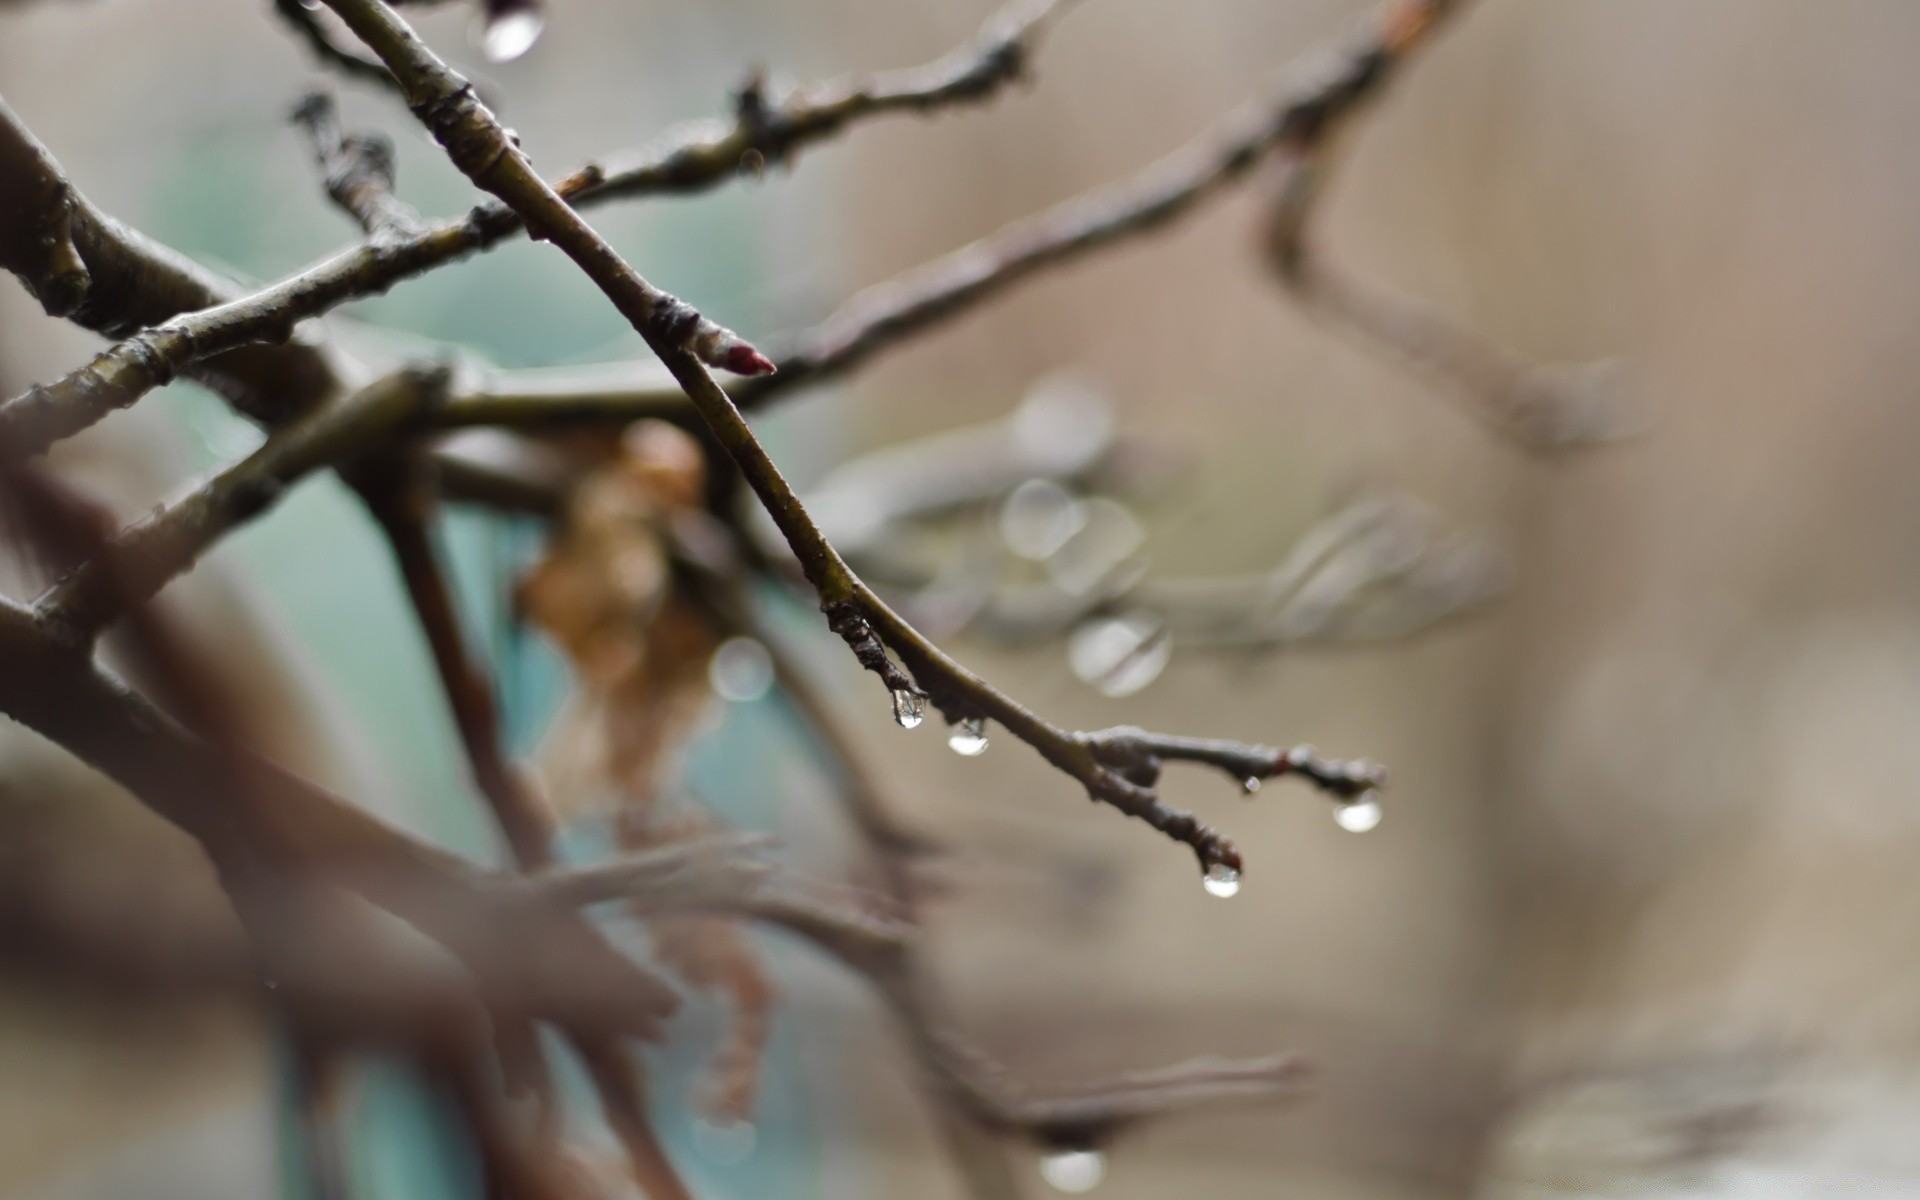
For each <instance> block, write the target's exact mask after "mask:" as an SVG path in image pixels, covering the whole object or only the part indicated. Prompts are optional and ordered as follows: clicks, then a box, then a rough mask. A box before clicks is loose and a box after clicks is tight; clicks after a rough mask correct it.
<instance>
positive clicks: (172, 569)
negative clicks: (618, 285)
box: [34, 368, 446, 645]
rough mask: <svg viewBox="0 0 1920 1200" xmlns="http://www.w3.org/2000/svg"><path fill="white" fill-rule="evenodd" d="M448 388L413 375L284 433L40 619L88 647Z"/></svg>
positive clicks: (209, 484) (106, 555) (84, 572)
mask: <svg viewBox="0 0 1920 1200" xmlns="http://www.w3.org/2000/svg"><path fill="white" fill-rule="evenodd" d="M445 382H446V376H445V373H444V372H442V371H439V370H437V369H434V368H408V369H406V370H402V371H399V372H396V373H395V374H393V375H390V376H388V377H387V378H385V379H382V380H380V381H378V382H376V383H373V384H370V385H368V386H367V387H366V388H364V389H362V390H361V391H359V392H356V393H355V394H353V395H352V396H349V397H347V398H345V399H343V400H340V401H339V402H337V403H335V404H332V405H329V406H328V407H326V408H323V409H321V410H320V411H318V412H316V413H314V414H312V415H311V416H308V417H305V418H302V419H300V420H297V421H294V422H292V423H290V424H288V425H286V426H284V427H282V428H281V429H280V430H278V431H277V432H275V433H274V434H273V435H272V436H271V437H269V438H268V439H267V441H266V442H265V444H263V445H262V446H261V447H260V448H259V449H258V450H255V451H254V452H253V453H252V454H250V455H248V456H247V457H245V458H243V459H241V460H240V461H239V462H237V463H234V464H233V465H231V466H229V467H227V468H226V469H225V470H223V471H221V472H219V473H218V474H216V475H214V476H213V477H212V478H211V479H208V480H207V481H206V482H205V483H202V484H200V485H199V486H198V487H196V488H194V489H193V490H192V491H190V492H188V493H187V494H186V495H184V496H182V497H180V498H179V499H177V500H174V501H172V502H171V503H169V504H166V505H164V506H162V507H161V508H159V509H157V510H156V511H155V512H154V513H152V514H151V515H150V516H148V517H146V518H145V519H143V520H141V521H139V522H137V523H135V524H133V525H131V526H129V527H128V528H127V529H125V530H123V531H122V532H121V533H120V535H119V536H118V537H117V538H116V539H115V540H114V541H113V542H112V543H110V544H108V545H107V546H106V547H104V548H103V549H102V551H101V552H100V553H99V554H98V555H95V556H94V557H93V558H91V559H88V560H87V561H86V562H84V563H82V564H81V565H80V566H79V567H77V568H75V569H74V570H73V571H72V572H70V573H69V574H67V575H66V576H65V577H64V578H62V579H61V580H60V581H59V582H58V583H56V584H54V586H53V587H51V588H49V589H48V590H47V592H46V594H44V595H43V596H41V597H40V599H39V600H38V601H37V602H36V603H35V606H34V607H35V613H36V615H37V616H38V617H39V619H40V620H41V621H42V623H43V624H45V625H46V626H47V627H48V628H50V629H52V630H54V631H56V632H57V633H58V635H59V636H60V637H61V638H62V639H63V640H65V641H67V642H68V643H70V644H73V645H83V644H87V643H90V642H91V641H92V640H93V639H94V638H95V637H97V636H98V635H99V633H100V631H101V630H102V629H103V628H105V627H106V625H107V624H109V623H110V622H111V621H112V620H113V619H114V618H115V617H117V616H119V615H120V614H121V613H122V612H124V611H126V609H127V608H128V607H129V606H132V605H136V604H141V603H144V602H145V601H147V600H148V599H150V598H151V597H152V596H153V595H154V594H155V593H157V592H158V591H159V590H160V589H161V588H162V587H163V586H165V585H166V583H167V582H168V581H169V580H171V579H173V578H174V577H175V576H177V575H180V574H182V573H184V572H185V571H187V570H188V569H190V568H191V567H192V566H193V564H194V562H195V561H197V560H198V559H199V557H200V556H201V555H202V554H204V553H206V551H207V550H208V549H209V548H210V547H211V546H212V545H213V544H214V543H215V542H216V541H218V540H219V538H221V537H222V536H223V535H225V534H226V533H227V532H229V531H231V530H232V529H234V528H236V527H238V526H240V525H242V524H244V523H245V522H247V521H248V520H251V519H252V518H254V517H257V516H259V515H261V514H262V513H264V512H265V511H267V510H268V509H269V508H271V507H272V506H273V505H274V504H276V503H277V502H278V501H279V499H280V497H281V496H282V495H284V494H285V492H286V490H287V489H288V488H289V487H290V486H292V485H293V484H294V483H295V482H297V481H298V480H299V479H301V478H302V477H304V476H305V475H307V474H309V473H310V472H312V471H315V470H318V469H321V468H323V467H327V466H331V465H334V464H336V463H340V462H344V461H350V460H351V459H352V458H354V457H355V456H357V455H358V454H360V453H362V452H364V451H365V450H367V449H369V448H371V447H372V446H374V445H376V444H378V443H379V442H380V441H381V440H382V439H384V438H386V437H388V436H391V435H393V434H395V433H397V432H399V431H400V430H402V429H404V428H405V427H406V426H407V425H408V424H409V423H410V422H413V421H415V420H417V419H418V418H419V417H420V416H421V414H422V413H423V412H424V411H425V410H426V409H428V408H429V407H431V405H432V404H433V402H434V398H435V397H436V396H437V395H438V393H439V392H440V390H441V389H443V388H444V386H445Z"/></svg>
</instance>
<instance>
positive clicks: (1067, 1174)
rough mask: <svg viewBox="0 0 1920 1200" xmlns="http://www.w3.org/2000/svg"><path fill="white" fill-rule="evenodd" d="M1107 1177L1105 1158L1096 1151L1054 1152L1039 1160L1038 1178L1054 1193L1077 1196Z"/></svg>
mask: <svg viewBox="0 0 1920 1200" xmlns="http://www.w3.org/2000/svg"><path fill="white" fill-rule="evenodd" d="M1106 1177H1107V1156H1106V1155H1104V1154H1102V1153H1100V1152H1099V1151H1098V1150H1056V1151H1054V1152H1053V1153H1052V1154H1049V1155H1047V1156H1046V1157H1045V1158H1043V1159H1041V1160H1040V1178H1042V1179H1044V1180H1046V1181H1047V1184H1048V1186H1050V1187H1052V1188H1053V1189H1054V1190H1055V1191H1060V1192H1067V1193H1070V1194H1072V1195H1076V1196H1077V1195H1079V1194H1080V1193H1081V1192H1090V1191H1092V1190H1093V1189H1094V1188H1096V1187H1099V1186H1100V1181H1101V1180H1102V1179H1105V1178H1106Z"/></svg>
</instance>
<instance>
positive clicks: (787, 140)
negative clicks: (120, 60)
mask: <svg viewBox="0 0 1920 1200" xmlns="http://www.w3.org/2000/svg"><path fill="white" fill-rule="evenodd" d="M277 2H278V3H280V4H282V5H283V6H287V5H290V6H291V7H292V8H293V9H297V10H298V13H297V14H293V15H296V16H297V17H298V18H299V19H300V20H302V21H305V22H308V23H309V24H310V23H311V20H312V18H313V17H314V15H315V14H313V13H310V12H308V11H307V10H306V9H305V8H304V6H303V5H301V4H300V3H299V0H277ZM1057 11H1058V5H1057V4H1043V5H1039V6H1035V5H1032V4H1029V3H1025V2H1024V0H1023V3H1022V4H1021V5H1020V7H1019V8H1017V9H1016V10H1014V11H1013V12H1011V13H1009V14H1008V15H1006V16H1002V17H997V18H996V19H995V20H994V21H993V22H992V23H990V24H989V26H988V29H987V31H986V32H984V33H983V34H982V37H981V39H980V41H979V42H978V43H977V44H976V46H975V47H974V48H972V49H971V50H967V51H962V52H960V53H958V54H956V55H954V56H950V57H949V58H947V59H942V60H940V62H938V63H935V64H932V65H930V66H928V67H924V68H919V69H917V70H911V71H902V72H896V73H892V74H885V75H881V76H876V77H875V78H874V79H872V80H870V81H867V82H864V83H833V84H822V85H817V86H816V87H814V88H812V89H803V90H802V91H800V92H798V93H795V94H794V95H793V96H791V97H787V98H783V99H782V100H781V101H780V102H778V103H777V104H772V105H768V104H766V103H765V102H764V98H763V99H762V101H761V102H760V103H759V104H758V106H757V107H752V108H751V109H750V110H749V109H748V108H746V107H743V111H742V112H741V113H740V114H737V115H736V117H735V119H734V120H733V122H732V123H731V124H729V125H726V126H724V127H721V128H715V127H714V126H712V125H711V124H701V125H696V126H691V127H683V128H682V129H681V130H680V131H679V132H677V133H675V134H672V135H669V137H668V139H667V140H666V142H665V144H664V145H662V146H661V147H660V148H659V149H657V150H654V151H651V152H648V153H646V154H643V155H641V156H640V157H638V158H637V159H636V160H634V161H630V162H623V163H616V164H614V165H613V166H611V167H608V168H602V167H600V166H598V165H589V166H587V167H585V168H582V169H581V170H579V171H576V172H574V173H573V174H571V175H569V176H567V177H566V178H564V179H562V180H560V181H559V182H557V183H556V184H555V185H554V190H556V191H557V192H559V193H560V194H561V195H562V196H564V197H566V198H567V199H568V200H570V201H577V202H578V203H581V204H592V203H598V202H602V201H607V200H612V199H617V198H621V197H633V196H641V195H649V194H656V193H662V192H689V191H695V190H700V189H704V188H707V187H711V186H713V185H715V184H718V183H721V182H724V181H726V180H728V179H731V178H734V177H735V176H736V175H737V173H738V170H739V168H740V166H741V164H742V162H743V160H745V158H746V156H747V155H748V154H749V153H753V154H758V155H762V156H763V157H764V158H769V159H770V158H777V157H781V156H789V157H790V156H791V155H792V154H793V153H794V152H795V151H797V150H798V149H799V148H800V147H802V146H804V145H808V144H811V143H813V142H815V141H818V140H821V139H824V138H827V137H830V136H832V135H833V134H834V133H837V132H838V131H839V130H840V129H842V128H844V127H845V126H847V125H848V124H850V123H852V122H854V121H856V120H858V119H861V118H865V117H870V116H877V115H880V114H882V113H887V112H896V111H902V110H918V111H928V110H931V109H933V108H937V107H940V106H943V105H950V104H952V103H955V102H958V101H962V100H969V99H979V98H984V97H985V96H986V95H988V94H990V93H991V92H992V91H994V90H995V89H996V88H997V87H998V86H999V85H1001V84H1003V83H1005V82H1006V81H1008V80H1010V79H1012V78H1014V77H1015V76H1017V74H1018V73H1019V70H1020V67H1021V65H1022V64H1023V63H1024V61H1025V58H1026V55H1027V54H1028V52H1029V51H1030V50H1031V47H1032V45H1033V42H1034V40H1035V39H1036V38H1037V37H1038V36H1039V34H1040V32H1041V31H1042V30H1043V29H1044V28H1045V27H1046V24H1047V22H1048V20H1049V19H1050V17H1051V15H1052V14H1054V13H1055V12H1057ZM381 74H382V75H383V76H385V77H386V79H388V80H389V81H390V80H391V78H392V76H391V75H390V74H389V73H388V72H386V70H385V69H384V68H382V69H381ZM0 126H4V127H6V135H7V136H11V137H14V138H16V139H17V140H19V141H20V142H21V143H22V146H21V147H20V148H16V147H10V146H8V145H7V144H5V142H4V141H3V140H0V179H8V178H10V177H13V176H19V177H22V178H23V179H30V178H33V177H36V176H37V175H45V174H46V173H47V172H46V171H41V170H38V169H37V168H35V167H34V166H33V163H32V162H31V161H27V160H36V159H35V156H37V159H44V161H45V163H46V164H48V165H49V167H51V163H52V160H51V159H50V158H46V156H45V152H44V150H43V149H41V148H40V147H39V145H38V143H37V142H33V141H32V138H31V135H29V134H27V132H26V130H25V129H24V127H22V126H20V125H19V124H18V122H17V120H16V119H15V118H14V117H13V115H12V113H11V112H10V111H8V110H6V109H5V108H4V106H3V105H0ZM28 148H30V150H31V153H29V152H28ZM16 149H18V150H19V153H17V154H14V155H13V157H14V158H15V159H17V160H20V161H9V153H10V152H11V151H13V150H16ZM36 161H37V160H36ZM51 171H52V174H53V175H54V176H56V177H58V171H57V167H51ZM61 183H62V185H63V186H64V179H63V178H62V179H61ZM73 199H74V202H75V203H76V204H80V205H84V201H83V200H81V199H80V197H79V196H78V194H77V193H75V194H74V196H73ZM116 228H117V227H116ZM522 229H523V226H522V225H521V222H520V218H519V217H518V216H517V215H516V214H515V213H514V212H513V211H512V209H511V208H509V207H507V206H505V205H502V204H499V203H491V202H490V203H486V204H482V205H480V206H478V207H476V208H475V209H474V210H473V211H472V212H470V213H468V214H467V215H466V216H465V217H464V218H461V219H459V220H454V221H444V222H440V223H437V224H434V225H432V226H430V227H428V228H426V229H425V230H421V231H418V232H415V233H413V234H412V235H411V236H408V237H404V238H397V239H381V240H376V241H370V242H368V243H367V244H364V245H361V246H359V247H355V248H352V249H348V250H345V251H342V252H340V253H338V254H335V255H333V256H332V257H330V258H328V259H326V260H324V261H323V262H321V263H318V264H316V265H315V266H313V267H310V268H308V269H306V270H304V271H302V272H300V273H298V274H296V275H293V276H290V277H288V278H286V279H283V280H281V281H280V282H279V283H276V284H272V285H270V286H268V287H266V288H263V289H260V290H259V291H257V292H254V293H252V294H251V295H242V294H240V293H238V292H237V291H236V290H235V289H233V288H232V287H231V286H229V285H225V284H224V283H221V284H217V285H215V284H212V283H208V284H207V285H206V286H204V287H203V288H202V293H201V297H200V298H198V299H197V300H196V301H194V302H183V303H179V304H174V305H171V306H165V307H164V308H163V310H162V311H153V308H154V307H159V306H149V308H148V309H147V310H146V311H147V313H148V314H149V315H145V316H143V317H140V318H138V319H132V320H126V319H122V320H121V321H119V322H118V325H117V327H116V328H111V329H104V330H103V332H108V333H110V334H114V335H116V336H117V335H122V334H124V333H125V332H126V331H127V330H129V329H135V328H139V327H141V326H148V327H149V328H145V329H144V330H142V332H140V333H139V334H138V335H137V336H135V337H133V338H130V339H128V340H126V341H124V342H122V343H120V344H119V345H116V346H114V347H112V348H110V349H108V350H107V351H105V352H103V353H102V354H100V355H99V356H98V357H96V358H95V359H94V361H93V362H91V363H89V364H88V365H87V366H86V367H84V368H82V369H81V370H79V371H75V372H73V373H71V374H69V375H67V376H65V377H64V378H62V379H59V380H56V381H55V382H53V383H50V384H46V385H44V386H42V387H37V388H33V389H31V390H29V391H28V392H26V393H24V394H23V395H21V396H18V397H15V398H14V399H13V400H11V401H8V402H7V403H5V404H0V434H3V435H5V436H4V438H0V440H4V441H5V442H6V443H8V444H11V445H13V446H15V447H16V448H17V449H19V450H23V451H24V452H25V453H27V454H28V455H32V454H37V453H39V452H40V451H42V450H44V449H45V448H46V446H47V445H50V444H51V443H52V442H54V441H57V440H59V439H60V438H62V437H66V436H69V435H71V434H73V433H77V432H78V431H79V430H81V429H84V428H86V427H87V426H88V425H91V424H92V423H93V422H95V421H97V420H99V419H100V418H102V417H104V416H105V415H106V414H107V413H109V412H111V411H113V410H114V409H116V408H124V407H126V406H128V405H130V404H132V403H134V402H135V401H136V400H138V399H139V398H140V397H141V396H143V395H145V394H146V393H147V392H148V391H150V390H152V389H153V388H155V387H158V386H161V385H162V384H164V383H166V382H168V381H169V380H171V379H172V378H173V377H174V376H176V375H178V374H180V373H182V372H185V371H188V370H190V369H193V368H194V367H195V366H196V364H198V363H200V362H202V361H204V360H209V359H213V358H215V357H216V356H223V355H224V356H229V357H230V356H231V353H232V352H234V351H236V350H237V349H239V348H243V347H252V346H254V344H255V343H265V344H267V346H269V347H270V346H271V345H273V344H277V343H281V342H285V341H286V340H287V339H288V338H289V337H291V336H292V333H293V330H294V327H295V326H296V325H297V324H298V323H299V322H300V321H302V320H305V319H307V318H309V317H315V316H319V315H321V314H322V313H325V312H327V311H328V310H330V309H332V308H333V307H335V306H336V305H339V304H341V303H344V302H346V301H348V300H354V299H358V298H361V297H364V296H369V295H374V294H376V293H379V292H384V291H386V290H387V289H388V288H390V287H392V286H393V285H394V284H395V283H398V282H400V281H401V280H404V279H409V278H412V277H414V276H416V275H419V274H422V273H424V272H426V271H429V270H432V269H434V268H436V267H441V266H445V265H447V264H448V263H452V262H455V261H457V260H459V259H461V258H464V257H466V256H467V255H469V254H471V253H473V252H475V251H478V250H484V249H486V248H488V247H491V246H494V245H496V244H498V243H499V242H501V241H504V240H505V239H507V238H509V237H512V236H513V235H515V234H517V233H520V232H521V231H522ZM119 232H120V233H122V234H125V231H119ZM130 236H131V235H130ZM147 248H148V249H149V250H157V249H158V248H157V247H151V246H149V247H147ZM83 257H84V256H83ZM23 265H26V264H23ZM170 265H175V266H180V265H179V264H170ZM9 269H12V267H11V265H10V264H9ZM181 269H192V270H195V271H197V268H184V267H182V268H181ZM39 273H40V274H44V273H45V272H44V269H42V270H41V271H40V272H39ZM199 273H200V274H202V275H204V272H199ZM182 314H185V315H182ZM56 315H65V314H64V313H61V314H56ZM75 319H76V320H80V319H81V318H80V317H78V316H76V317H75ZM82 323H83V324H86V323H87V322H86V321H84V320H82ZM89 327H90V328H99V326H93V325H90V326H89ZM691 332H692V334H693V335H694V336H695V337H696V339H697V340H700V341H701V342H702V345H701V346H700V347H699V348H700V349H702V350H703V352H704V353H705V354H706V355H708V360H709V362H710V364H711V365H715V366H721V367H725V368H726V369H728V370H734V371H739V372H744V373H747V374H753V373H756V372H764V371H767V370H770V369H771V364H769V363H767V362H766V360H764V359H763V358H760V357H758V356H757V354H756V353H755V352H753V350H752V347H751V346H748V345H746V344H745V343H744V342H741V341H740V340H739V339H738V337H737V335H732V334H731V333H730V331H726V330H724V329H722V328H721V327H719V326H711V324H710V323H709V327H700V328H696V329H694V330H693V331H691ZM252 353H254V355H255V356H256V357H259V356H264V355H271V354H272V353H273V351H272V350H271V349H269V348H267V347H261V348H259V349H257V350H255V351H253V352H252ZM210 365H211V364H210ZM218 390H221V391H222V392H223V394H228V395H229V396H231V395H232V389H231V388H220V389H218ZM256 390H257V389H256ZM310 391H311V389H309V392H310ZM309 392H303V393H301V395H300V396H299V397H296V399H305V398H306V397H307V396H308V394H309ZM303 407H304V405H303V404H298V403H289V404H288V405H287V407H286V411H289V412H298V411H301V410H302V408H303Z"/></svg>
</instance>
